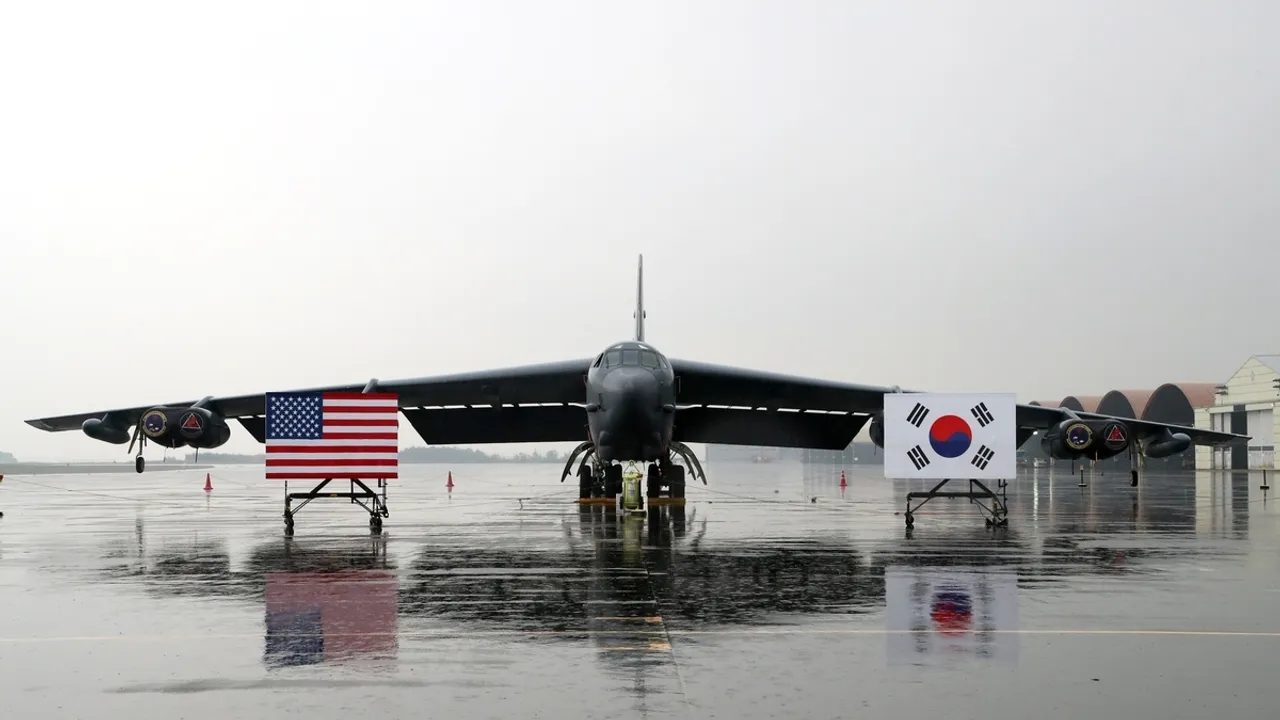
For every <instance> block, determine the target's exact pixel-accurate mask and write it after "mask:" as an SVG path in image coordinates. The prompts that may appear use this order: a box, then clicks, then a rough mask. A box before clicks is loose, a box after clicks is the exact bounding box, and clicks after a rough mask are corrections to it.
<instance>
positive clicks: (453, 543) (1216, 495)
mask: <svg viewBox="0 0 1280 720" xmlns="http://www.w3.org/2000/svg"><path fill="white" fill-rule="evenodd" d="M1077 481H1078V478H1075V477H1072V476H1070V475H1066V476H1058V477H1041V478H1037V479H1028V480H1027V481H1022V482H1019V483H1018V484H1016V485H1012V486H1011V489H1013V490H1015V492H1014V493H1013V494H1011V495H1010V502H1011V506H1013V507H1015V508H1021V509H1022V512H1021V516H1022V517H1023V518H1024V519H1023V520H1021V521H1020V522H1017V523H1013V524H1012V525H1011V526H1010V527H1009V528H1007V529H1003V530H1001V531H998V532H992V531H989V530H987V529H985V528H983V527H981V526H980V525H974V524H972V523H970V522H968V521H967V519H966V518H956V519H955V521H954V522H948V521H947V520H946V519H945V518H942V517H940V518H939V520H938V522H937V523H936V524H933V523H927V524H922V525H920V526H917V527H916V528H915V530H914V532H913V533H912V534H911V535H910V537H908V538H904V537H903V536H902V535H901V534H900V533H901V531H900V530H898V531H896V532H893V533H891V534H890V535H889V536H886V537H883V538H880V539H878V540H872V541H868V540H867V539H864V540H862V541H861V542H860V544H859V545H858V546H855V545H854V544H853V542H852V541H851V540H850V539H849V538H848V534H849V533H848V523H850V522H856V521H857V518H856V517H853V516H848V515H844V514H840V516H839V518H838V519H831V518H832V516H831V515H830V514H824V515H818V516H814V522H817V523H825V522H830V523H833V524H827V525H822V526H820V527H812V526H811V527H797V528H795V529H794V530H793V531H792V532H791V534H790V535H789V536H788V535H787V533H786V531H785V530H784V531H782V532H781V533H780V532H778V530H779V528H778V526H776V525H774V526H771V528H772V531H771V533H770V534H771V535H772V537H767V538H757V537H751V536H746V537H723V536H718V533H717V532H716V531H715V529H718V528H725V532H733V526H734V524H735V523H738V524H739V525H740V524H741V523H742V522H746V521H747V519H744V518H737V519H735V518H733V517H729V515H731V514H737V513H744V512H745V513H758V512H772V511H764V510H760V509H759V506H757V505H751V504H739V505H720V504H717V505H715V506H709V511H713V512H715V513H717V516H716V519H717V520H724V521H725V522H724V523H723V524H716V525H709V523H708V522H707V519H706V518H705V516H702V517H700V515H701V514H702V509H701V508H695V507H690V508H685V507H677V506H672V507H650V508H648V509H647V511H646V514H645V515H643V516H635V517H633V518H630V519H629V518H628V517H627V516H626V514H620V513H618V512H617V511H616V510H615V509H614V508H612V507H600V506H582V507H579V508H577V509H576V510H572V511H569V512H568V513H566V514H561V511H560V510H554V511H552V514H551V515H550V516H545V517H547V518H548V519H552V520H553V521H557V520H558V521H560V522H562V523H563V524H564V527H563V529H562V530H551V531H550V532H548V531H547V528H546V526H545V525H544V524H542V523H535V524H533V525H529V526H525V527H530V528H532V529H530V530H525V529H518V530H511V531H505V530H501V529H495V530H493V531H492V533H493V534H492V535H491V540H492V542H476V536H475V534H474V533H473V532H468V533H463V534H459V533H458V532H457V528H453V527H450V526H449V525H447V524H445V525H441V526H438V527H435V528H433V529H432V530H431V531H430V534H429V536H427V537H425V538H423V541H422V543H421V546H420V547H421V549H420V550H418V551H416V553H414V554H413V556H412V559H411V560H410V561H408V563H407V567H404V565H405V563H400V564H401V566H402V567H401V568H399V569H397V568H396V567H395V566H394V563H392V562H390V561H389V560H388V558H387V555H386V542H387V540H386V538H385V536H376V537H370V538H364V539H361V540H358V541H351V540H341V539H335V538H316V539H314V540H311V539H308V540H284V539H279V540H274V541H271V542H268V543H265V544H263V545H260V546H258V547H257V548H255V550H254V551H253V552H252V553H251V556H250V557H249V558H248V559H247V563H245V565H243V566H242V565H241V564H240V563H237V567H236V568H235V569H234V570H233V569H232V564H231V561H230V555H229V553H228V552H227V550H226V544H225V543H224V542H214V543H200V544H194V545H193V544H186V545H184V544H182V543H173V542H169V543H167V544H166V546H165V547H164V548H162V549H161V550H160V551H157V550H155V549H153V548H144V547H143V546H142V544H141V541H139V545H138V547H137V548H133V547H132V546H133V544H134V540H133V538H132V535H133V532H132V530H133V529H132V528H130V536H131V537H130V538H128V539H122V540H121V541H120V542H119V543H117V544H115V545H113V546H112V547H111V548H110V549H109V550H108V552H107V558H108V564H109V565H110V566H111V567H109V568H108V571H109V572H110V573H111V576H112V577H113V579H115V580H117V581H125V582H136V583H138V584H140V585H141V587H143V588H144V589H145V591H146V592H147V593H149V594H154V595H160V596H170V597H175V596H176V597H191V596H204V597H219V596H221V597H229V598H233V599H239V600H244V599H252V598H257V599H259V601H261V602H262V603H263V606H262V607H263V610H262V611H261V612H262V613H263V617H264V619H265V625H266V629H265V632H264V634H265V638H264V647H265V652H264V656H263V658H264V661H265V662H266V663H268V664H269V665H272V666H286V665H291V664H298V663H314V662H325V663H330V662H350V661H352V660H353V659H356V658H359V659H361V660H362V661H372V662H376V661H377V660H378V659H384V660H389V659H394V658H395V657H396V655H397V653H398V644H397V640H396V633H398V632H402V631H403V628H405V627H406V626H414V627H418V626H421V625H422V622H423V621H424V620H427V621H429V625H430V628H431V630H432V632H433V633H435V632H436V631H442V632H444V633H446V634H450V635H452V634H456V635H458V636H462V637H466V636H468V635H469V634H471V633H477V634H481V635H483V634H485V633H492V632H498V633H506V632H510V633H511V635H510V637H511V641H512V642H524V641H528V640H532V641H535V642H556V643H577V644H582V643H585V642H590V643H593V644H594V645H595V647H596V648H597V649H598V650H599V651H600V658H601V661H602V662H603V663H604V664H605V665H606V666H607V667H609V668H613V669H614V670H615V671H619V672H620V673H621V671H625V674H626V675H627V676H628V677H629V678H630V679H631V681H632V682H633V683H634V684H635V686H636V688H637V689H636V692H642V688H644V687H647V688H648V690H647V691H645V692H649V693H650V694H652V693H654V692H656V691H655V690H654V686H655V684H656V683H658V682H659V681H660V680H661V679H662V672H661V668H662V667H663V666H664V665H667V664H669V663H670V662H671V661H672V656H671V653H670V652H669V651H668V647H669V645H668V643H670V642H671V641H672V638H675V639H676V640H678V641H679V642H683V643H698V644H706V643H715V642H716V640H715V637H716V636H715V634H714V632H713V633H712V634H707V635H698V636H696V637H689V636H681V635H680V634H679V633H680V632H681V631H708V630H711V631H714V630H717V629H728V628H734V627H741V626H766V625H769V624H773V623H784V622H785V623H795V622H802V623H803V622H804V621H805V618H804V616H810V617H812V616H818V615H828V616H830V615H844V616H859V615H863V616H865V615H868V614H872V613H876V612H881V611H883V612H884V613H885V619H884V621H883V624H881V621H879V620H878V619H876V620H869V622H871V623H873V625H871V626H870V627H875V626H877V625H878V626H879V627H884V628H886V629H888V630H899V629H907V630H911V631H913V632H915V631H918V630H921V629H926V630H928V631H929V632H928V633H927V634H928V635H929V637H928V638H924V639H923V642H922V638H921V637H913V636H912V635H910V634H905V633H903V634H900V636H894V637H891V638H889V640H888V641H889V642H893V643H899V642H903V643H906V644H904V645H892V646H891V647H890V648H889V655H890V658H889V660H890V661H891V662H898V661H905V662H913V663H921V662H926V664H927V661H930V660H932V659H935V658H938V657H941V656H940V655H938V653H951V654H952V656H953V657H954V656H955V653H960V655H961V656H968V657H980V656H982V655H983V653H986V656H987V657H990V658H992V659H993V660H996V661H1000V660H1005V661H1016V658H1017V646H1016V644H1011V645H1007V646H1006V645H1004V644H1003V643H1004V642H1005V640H1006V638H1008V639H1009V640H1012V639H1013V638H1014V634H1013V633H1006V634H1001V633H998V632H997V633H993V635H994V636H993V637H989V638H988V637H986V636H984V635H983V634H982V632H983V631H984V629H994V630H1004V629H1016V628H1017V623H1018V603H1017V602H1015V600H1016V599H1017V598H1016V597H1015V596H1014V594H1013V592H1012V590H1011V587H1010V583H1011V578H1012V576H1013V575H1014V574H1015V573H1016V576H1017V580H1018V594H1020V595H1022V596H1025V595H1027V594H1035V593H1038V592H1043V591H1045V590H1046V589H1050V590H1053V589H1054V588H1055V586H1058V585H1065V586H1068V587H1070V586H1075V585H1077V584H1078V583H1079V582H1080V580H1081V578H1082V577H1085V576H1095V577H1096V576H1099V575H1109V576H1118V577H1122V576H1125V575H1128V574H1138V575H1146V574H1149V573H1150V572H1151V571H1152V570H1153V569H1161V568H1164V567H1168V566H1169V565H1170V564H1181V563H1199V562H1203V558H1204V557H1205V555H1206V554H1212V555H1214V556H1215V557H1218V558H1221V557H1223V556H1226V555H1230V554H1233V553H1239V552H1243V548H1241V546H1240V545H1239V544H1238V543H1231V542H1209V543H1206V542H1205V539H1206V536H1207V537H1209V538H1211V539H1214V540H1230V539H1232V538H1234V537H1238V536H1239V535H1240V533H1242V532H1247V521H1246V520H1245V518H1244V515H1247V513H1248V510H1249V509H1248V506H1247V497H1248V495H1247V492H1246V491H1247V488H1245V487H1241V488H1240V490H1239V492H1235V491H1234V490H1232V488H1233V486H1234V485H1238V484H1240V483H1247V482H1248V480H1247V478H1245V479H1242V480H1240V481H1235V480H1231V481H1227V480H1226V479H1223V481H1222V483H1223V484H1222V485H1220V486H1219V485H1210V486H1202V483H1201V482H1200V477H1199V476H1198V475H1193V474H1187V475H1186V476H1167V477H1166V476H1162V477H1160V478H1158V479H1153V481H1152V482H1149V483H1147V484H1145V485H1144V486H1140V488H1139V489H1138V490H1137V491H1136V494H1137V495H1138V497H1137V498H1136V499H1135V491H1133V490H1131V489H1130V488H1128V487H1121V486H1116V485H1111V484H1109V483H1094V484H1092V485H1091V486H1090V487H1089V488H1086V489H1083V490H1082V489H1080V488H1078V487H1077V486H1076V483H1077ZM832 482H834V483H838V473H837V474H836V476H835V478H834V480H833V481H832ZM900 489H906V488H900ZM896 492H897V491H895V494H896ZM828 494H834V495H835V496H837V497H838V495H839V489H838V488H836V487H834V486H833V487H832V488H830V492H829V493H828ZM1197 503H1200V505H1197ZM804 507H808V504H807V503H806V504H804ZM1197 508H1199V509H1197ZM942 512H946V511H945V510H943V511H940V513H942ZM1197 513H1200V514H1201V515H1205V516H1207V517H1208V519H1209V520H1211V521H1212V522H1207V521H1206V518H1205V517H1200V516H1198V515H1197ZM1018 516H1019V515H1017V514H1015V515H1014V517H1018ZM763 517H767V516H766V515H758V516H757V519H760V518H763ZM823 518H827V519H825V520H824V519H823ZM501 521H502V518H497V519H496V520H495V522H499V523H501ZM708 527H711V528H712V529H713V530H712V531H709V530H708ZM827 532H829V533H830V535H827V536H823V533H827ZM1143 535H1152V536H1155V537H1157V538H1158V541H1156V542H1135V539H1137V538H1140V537H1141V536H1143ZM411 552H412V551H411ZM397 580H398V582H397ZM1023 602H1025V597H1024V598H1023ZM393 607H396V608H398V615H399V616H400V617H399V618H397V616H396V615H397V613H396V612H393ZM317 613H318V615H317ZM348 623H359V624H354V625H353V624H348ZM957 631H961V632H959V634H956V632H957ZM948 633H950V634H948ZM317 634H318V635H320V636H322V638H323V643H322V644H319V645H317V644H316V641H315V636H316V635H317ZM399 642H403V639H401V640H400V641H399ZM918 643H922V644H918ZM917 648H920V649H917ZM899 651H901V652H899ZM646 683H647V685H646Z"/></svg>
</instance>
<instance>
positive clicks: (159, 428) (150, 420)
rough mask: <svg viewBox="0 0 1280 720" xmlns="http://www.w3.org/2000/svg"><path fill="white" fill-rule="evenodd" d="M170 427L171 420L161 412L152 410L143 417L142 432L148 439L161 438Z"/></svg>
mask: <svg viewBox="0 0 1280 720" xmlns="http://www.w3.org/2000/svg"><path fill="white" fill-rule="evenodd" d="M167 427H169V418H168V417H167V416H165V414H164V412H163V411H161V410H152V411H150V412H148V413H147V414H146V415H143V416H142V432H144V433H146V434H147V436H148V437H153V438H154V437H160V436H161V435H163V434H164V431H165V429H166V428H167Z"/></svg>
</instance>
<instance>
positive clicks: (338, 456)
mask: <svg viewBox="0 0 1280 720" xmlns="http://www.w3.org/2000/svg"><path fill="white" fill-rule="evenodd" d="M399 411H400V407H399V400H398V397H397V396H396V394H395V393H358V392H284V393H267V479H269V480H304V479H316V480H324V479H328V478H335V479H339V480H345V479H348V478H351V479H364V480H373V479H387V480H392V479H395V478H396V469H397V467H398V465H399V452H400V447H399V435H398V433H399V429H400V417H399V414H398V413H399Z"/></svg>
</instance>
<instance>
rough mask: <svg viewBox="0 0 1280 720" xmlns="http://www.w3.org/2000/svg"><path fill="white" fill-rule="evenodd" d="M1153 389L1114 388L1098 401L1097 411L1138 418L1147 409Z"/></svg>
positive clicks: (1104, 413)
mask: <svg viewBox="0 0 1280 720" xmlns="http://www.w3.org/2000/svg"><path fill="white" fill-rule="evenodd" d="M1152 392H1153V391H1151V390H1112V391H1111V392H1109V393H1107V394H1106V395H1103V396H1102V399H1101V400H1099V401H1098V409H1097V411H1096V412H1098V413H1101V414H1103V415H1115V416H1116V417H1127V418H1134V419H1138V418H1141V417H1143V415H1142V413H1143V411H1144V410H1146V409H1147V401H1148V400H1150V399H1151V395H1152Z"/></svg>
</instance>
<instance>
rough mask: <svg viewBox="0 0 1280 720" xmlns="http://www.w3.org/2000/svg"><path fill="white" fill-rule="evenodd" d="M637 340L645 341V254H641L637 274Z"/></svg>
mask: <svg viewBox="0 0 1280 720" xmlns="http://www.w3.org/2000/svg"><path fill="white" fill-rule="evenodd" d="M635 318H636V342H644V255H641V256H640V267H639V274H638V275H637V276H636V314H635Z"/></svg>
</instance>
